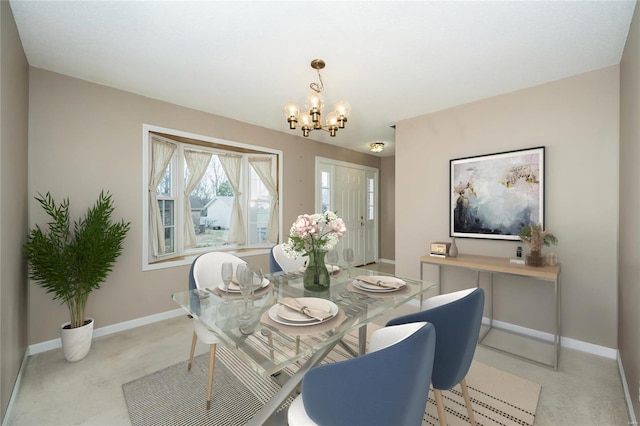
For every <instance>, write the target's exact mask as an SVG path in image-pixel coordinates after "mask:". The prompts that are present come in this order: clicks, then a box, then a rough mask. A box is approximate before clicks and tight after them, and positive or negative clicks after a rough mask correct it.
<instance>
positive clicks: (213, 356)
mask: <svg viewBox="0 0 640 426" xmlns="http://www.w3.org/2000/svg"><path fill="white" fill-rule="evenodd" d="M215 360H216V345H215V344H213V345H211V346H210V349H209V383H208V385H207V410H208V409H209V408H211V390H212V389H213V369H214V367H215V366H214V362H215Z"/></svg>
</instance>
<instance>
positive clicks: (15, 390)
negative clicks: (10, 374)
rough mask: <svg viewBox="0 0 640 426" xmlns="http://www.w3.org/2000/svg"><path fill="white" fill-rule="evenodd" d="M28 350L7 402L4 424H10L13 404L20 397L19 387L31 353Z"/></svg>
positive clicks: (3, 425) (5, 425) (6, 425)
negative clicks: (28, 353)
mask: <svg viewBox="0 0 640 426" xmlns="http://www.w3.org/2000/svg"><path fill="white" fill-rule="evenodd" d="M27 352H28V351H25V353H24V356H23V357H22V364H20V370H18V377H16V381H15V383H14V384H13V389H12V390H11V397H10V398H9V403H8V404H7V411H5V413H4V418H3V419H2V426H8V425H9V418H10V417H11V410H12V409H13V404H15V401H16V398H17V397H18V389H20V385H21V384H22V375H23V373H24V370H25V369H26V368H27V359H28V358H29V355H27Z"/></svg>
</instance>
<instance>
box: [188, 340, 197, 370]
mask: <svg viewBox="0 0 640 426" xmlns="http://www.w3.org/2000/svg"><path fill="white" fill-rule="evenodd" d="M197 341H198V336H196V332H195V331H194V332H193V337H192V338H191V354H190V355H189V364H187V371H189V370H191V364H193V353H194V352H195V351H196V342H197Z"/></svg>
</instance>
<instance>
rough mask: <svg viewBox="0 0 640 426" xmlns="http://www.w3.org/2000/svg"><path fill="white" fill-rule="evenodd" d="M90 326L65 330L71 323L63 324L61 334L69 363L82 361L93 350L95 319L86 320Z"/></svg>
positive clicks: (63, 348)
mask: <svg viewBox="0 0 640 426" xmlns="http://www.w3.org/2000/svg"><path fill="white" fill-rule="evenodd" d="M86 320H88V321H89V323H88V324H85V325H83V326H82V327H76V328H64V327H65V326H67V325H69V324H70V322H65V323H64V324H62V326H61V329H60V332H61V335H62V350H63V351H64V357H65V359H66V360H67V361H69V362H75V361H80V360H81V359H82V358H84V357H85V356H87V354H88V353H89V349H91V339H92V338H93V323H94V321H93V318H86Z"/></svg>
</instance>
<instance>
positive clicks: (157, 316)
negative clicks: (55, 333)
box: [26, 308, 187, 356]
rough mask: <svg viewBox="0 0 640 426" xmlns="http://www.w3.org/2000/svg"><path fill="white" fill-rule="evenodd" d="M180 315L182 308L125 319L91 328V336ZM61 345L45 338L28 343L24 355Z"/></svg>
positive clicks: (55, 340)
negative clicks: (41, 340) (44, 339)
mask: <svg viewBox="0 0 640 426" xmlns="http://www.w3.org/2000/svg"><path fill="white" fill-rule="evenodd" d="M180 315H187V313H186V312H185V311H184V309H180V308H178V309H174V310H172V311H167V312H162V313H159V314H155V315H149V316H146V317H142V318H136V319H134V320H131V321H125V322H121V323H118V324H113V325H108V326H106V327H100V328H96V329H94V330H93V338H96V337H101V336H108V335H109V334H113V333H118V332H120V331H125V330H129V329H132V328H136V327H140V326H143V325H148V324H152V323H154V322H158V321H163V320H166V319H169V318H175V317H178V316H180ZM61 347H62V341H61V340H60V338H58V339H53V340H47V341H46V342H41V343H36V344H33V345H29V347H28V348H27V354H26V356H31V355H35V354H39V353H41V352H46V351H50V350H52V349H57V348H61Z"/></svg>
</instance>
